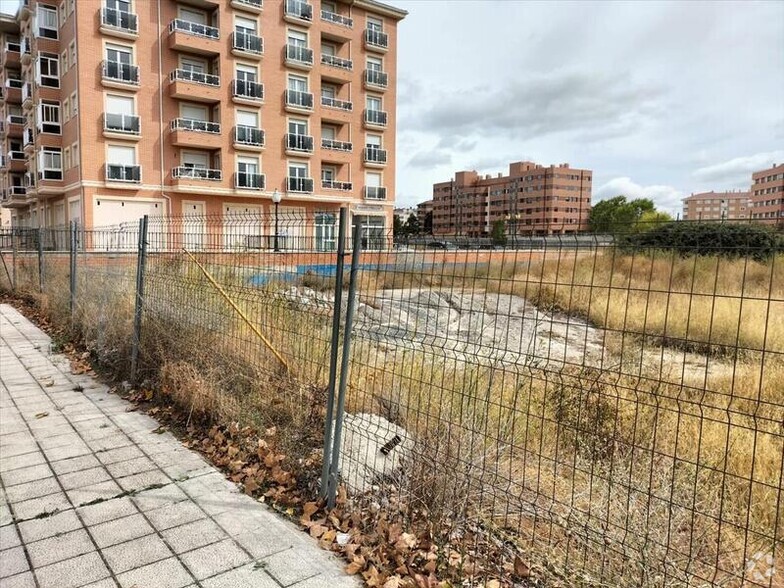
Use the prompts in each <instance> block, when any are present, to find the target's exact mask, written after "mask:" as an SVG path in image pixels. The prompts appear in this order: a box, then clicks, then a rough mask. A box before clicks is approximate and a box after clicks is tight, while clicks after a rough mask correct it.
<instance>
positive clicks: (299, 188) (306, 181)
mask: <svg viewBox="0 0 784 588" xmlns="http://www.w3.org/2000/svg"><path fill="white" fill-rule="evenodd" d="M286 180H287V182H286V184H287V187H288V190H289V192H313V178H297V177H292V176H289V177H288V178H286Z"/></svg>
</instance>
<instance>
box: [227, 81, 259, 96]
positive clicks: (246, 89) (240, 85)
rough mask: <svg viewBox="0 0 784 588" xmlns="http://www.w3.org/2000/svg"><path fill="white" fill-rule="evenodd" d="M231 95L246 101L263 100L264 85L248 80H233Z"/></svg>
mask: <svg viewBox="0 0 784 588" xmlns="http://www.w3.org/2000/svg"><path fill="white" fill-rule="evenodd" d="M231 93H232V95H233V96H236V97H238V98H245V99H247V100H259V101H261V100H264V84H260V83H259V82H251V81H248V80H233V81H232V83H231Z"/></svg>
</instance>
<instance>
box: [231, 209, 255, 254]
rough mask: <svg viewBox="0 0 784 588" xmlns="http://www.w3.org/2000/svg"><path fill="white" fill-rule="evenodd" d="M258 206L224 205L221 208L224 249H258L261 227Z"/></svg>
mask: <svg viewBox="0 0 784 588" xmlns="http://www.w3.org/2000/svg"><path fill="white" fill-rule="evenodd" d="M261 212H262V210H261V206H260V205H245V204H226V205H225V206H224V207H223V246H224V247H225V248H226V249H248V248H251V249H260V248H261V247H263V245H262V243H263V237H262V235H263V225H262V217H261Z"/></svg>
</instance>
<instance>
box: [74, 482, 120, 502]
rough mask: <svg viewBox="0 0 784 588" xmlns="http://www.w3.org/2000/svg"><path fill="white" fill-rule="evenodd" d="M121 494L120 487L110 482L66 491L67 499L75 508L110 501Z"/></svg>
mask: <svg viewBox="0 0 784 588" xmlns="http://www.w3.org/2000/svg"><path fill="white" fill-rule="evenodd" d="M121 493H122V490H121V489H120V487H119V486H118V485H117V484H116V483H115V482H114V481H112V480H109V481H108V482H100V483H99V484H93V485H91V486H84V487H81V488H76V489H73V490H68V491H67V494H68V497H69V498H70V499H71V501H72V502H73V503H74V505H76V506H84V505H87V504H89V503H91V502H95V501H97V500H110V499H112V498H114V497H116V496H117V495H118V494H121Z"/></svg>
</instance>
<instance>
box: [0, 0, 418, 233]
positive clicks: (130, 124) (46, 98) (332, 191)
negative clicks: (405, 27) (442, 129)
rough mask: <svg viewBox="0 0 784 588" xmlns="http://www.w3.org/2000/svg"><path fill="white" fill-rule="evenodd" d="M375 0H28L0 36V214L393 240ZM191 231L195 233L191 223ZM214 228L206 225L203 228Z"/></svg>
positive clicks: (390, 111)
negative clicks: (253, 218) (246, 221)
mask: <svg viewBox="0 0 784 588" xmlns="http://www.w3.org/2000/svg"><path fill="white" fill-rule="evenodd" d="M405 15H406V13H405V12H404V11H401V10H398V9H396V8H393V7H391V6H387V5H385V4H382V3H380V2H377V1H376V0H181V1H177V0H102V1H99V0H78V1H77V0H63V1H61V2H54V1H46V0H23V2H22V5H21V7H20V9H19V11H18V13H17V15H16V16H15V17H2V20H1V21H0V33H1V35H2V37H1V38H0V42H1V43H2V52H0V87H2V99H0V145H1V146H2V158H3V159H2V164H3V165H2V168H1V169H2V172H0V190H2V192H0V194H1V198H2V206H3V207H6V208H8V209H10V210H11V211H12V214H13V222H14V223H15V224H16V225H20V226H33V227H37V226H44V227H48V226H60V225H63V224H66V223H67V222H68V221H72V220H73V221H77V222H79V223H80V224H81V225H83V226H86V227H93V226H102V225H116V224H120V223H124V222H131V221H136V219H138V218H139V217H140V216H141V215H143V214H153V215H182V214H197V215H201V214H209V215H211V216H212V217H214V218H220V217H221V216H224V215H227V214H230V213H234V212H267V211H271V210H272V208H273V205H272V198H273V195H274V194H275V193H276V192H277V193H278V194H279V195H281V196H282V202H281V204H280V212H281V213H296V214H298V215H299V214H301V215H305V216H306V218H307V219H308V220H309V224H311V225H315V226H316V232H317V233H318V234H320V235H322V236H323V239H325V242H332V243H333V244H334V234H335V232H336V228H335V219H336V218H337V211H338V210H339V209H340V208H341V207H346V208H348V209H349V210H350V212H351V214H352V215H353V217H354V218H355V219H356V218H362V219H363V221H364V224H365V225H366V226H367V227H370V228H372V229H373V230H379V229H383V228H384V227H391V224H392V223H391V221H392V209H393V206H394V196H393V195H394V193H395V163H396V157H395V125H396V116H395V110H396V109H395V103H396V98H395V96H396V85H397V84H396V78H397V71H396V61H397V24H398V22H399V21H400V20H401V19H402V18H404V16H405ZM193 226H199V225H198V224H194V225H193ZM202 228H204V227H202Z"/></svg>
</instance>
